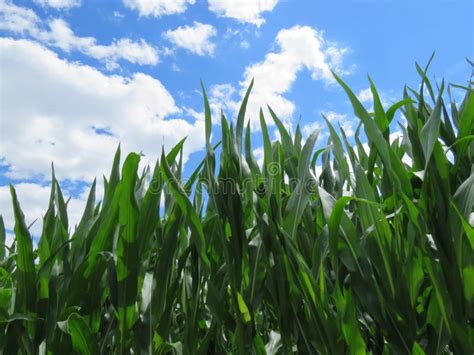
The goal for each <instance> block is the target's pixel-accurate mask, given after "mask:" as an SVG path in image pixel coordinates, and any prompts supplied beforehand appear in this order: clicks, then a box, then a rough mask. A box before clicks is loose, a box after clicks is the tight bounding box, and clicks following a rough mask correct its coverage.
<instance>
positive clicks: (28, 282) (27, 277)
mask: <svg viewBox="0 0 474 355" xmlns="http://www.w3.org/2000/svg"><path fill="white" fill-rule="evenodd" d="M10 193H11V197H12V201H13V214H14V216H15V227H14V231H15V240H16V247H17V258H16V266H17V268H18V271H17V282H18V291H17V295H16V301H15V308H16V310H17V311H20V312H22V313H32V314H34V313H35V302H36V287H35V264H34V259H35V257H34V254H33V241H32V239H31V235H30V232H29V231H28V228H27V226H26V224H25V216H24V214H23V211H22V210H21V207H20V203H19V202H18V198H17V195H16V191H15V188H14V187H13V185H10Z"/></svg>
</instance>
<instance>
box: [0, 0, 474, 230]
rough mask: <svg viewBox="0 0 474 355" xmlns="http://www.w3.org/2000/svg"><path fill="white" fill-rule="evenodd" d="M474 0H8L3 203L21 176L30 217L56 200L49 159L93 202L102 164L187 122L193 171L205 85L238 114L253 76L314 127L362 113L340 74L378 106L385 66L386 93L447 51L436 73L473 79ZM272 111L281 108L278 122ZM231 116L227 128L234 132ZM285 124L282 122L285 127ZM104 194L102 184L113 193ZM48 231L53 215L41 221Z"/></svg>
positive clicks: (2, 10) (216, 103)
mask: <svg viewBox="0 0 474 355" xmlns="http://www.w3.org/2000/svg"><path fill="white" fill-rule="evenodd" d="M473 4H474V3H473V2H472V1H470V0H465V1H464V0H455V1H436V0H434V1H405V0H402V1H392V0H382V1H356V0H352V1H343V0H336V1H309V0H307V1H298V0H296V1H289V0H279V1H278V0H255V1H250V0H247V1H246V0H239V1H230V0H229V1H225V0H117V1H105V0H100V1H99V0H93V1H92V0H91V1H88V0H29V1H26V0H23V1H21V0H16V1H15V0H14V1H10V0H0V37H1V38H0V104H1V107H0V199H1V200H0V214H2V215H3V216H4V218H5V221H6V225H7V228H8V229H10V230H11V229H12V226H13V221H12V214H11V206H10V200H9V193H8V188H7V185H8V184H9V183H13V184H14V185H15V186H16V188H17V190H18V195H19V198H20V201H21V202H22V205H23V208H24V210H25V214H26V216H27V221H28V222H32V221H33V220H35V219H36V218H38V217H40V216H41V214H42V213H43V212H44V211H45V209H46V205H45V204H47V200H48V198H47V196H48V194H49V186H48V183H49V180H50V164H51V162H52V161H54V164H55V167H56V172H57V176H58V178H59V179H60V181H61V182H62V184H63V186H64V188H65V190H66V194H67V195H70V196H71V202H70V205H69V209H70V213H71V219H72V220H77V218H79V216H80V211H81V208H82V206H83V204H84V198H85V195H86V193H87V187H88V186H89V184H90V182H91V181H92V179H93V177H94V176H98V177H100V176H101V175H102V174H104V173H105V174H107V172H108V169H109V166H110V164H111V159H112V157H113V152H114V150H115V148H116V147H117V145H118V143H119V142H121V144H122V147H123V150H124V151H125V152H128V151H142V152H143V153H144V154H145V157H144V158H143V163H144V164H147V163H149V164H151V163H153V162H154V161H155V159H156V158H157V157H158V156H159V153H160V151H161V147H162V145H163V144H164V145H165V148H166V149H169V148H170V147H171V146H173V145H174V144H175V143H176V142H177V141H178V140H179V139H180V138H182V137H183V136H188V139H187V144H186V151H185V158H186V159H187V162H186V169H187V171H190V170H191V169H192V167H193V166H195V165H196V163H197V162H198V161H199V160H200V159H201V157H202V155H203V151H202V150H203V147H204V125H203V119H202V95H201V93H200V84H199V81H200V79H202V80H203V81H204V83H205V86H206V89H207V91H208V95H209V96H210V99H211V103H212V108H213V112H215V113H218V112H219V111H220V109H223V110H224V112H225V113H226V114H227V115H228V117H229V118H232V117H234V116H235V110H236V109H237V108H238V104H239V102H240V99H241V97H242V93H243V90H244V89H245V88H246V86H247V85H248V83H249V81H250V79H251V78H252V77H254V78H255V80H256V81H255V90H254V95H253V96H252V99H251V102H250V108H249V115H248V119H249V120H250V121H251V122H252V126H253V128H254V132H255V133H254V134H253V137H252V138H253V140H254V142H255V148H256V149H255V154H256V155H257V157H258V155H259V154H260V150H259V145H260V144H261V142H260V138H259V132H258V125H257V121H255V119H256V117H255V116H256V112H257V110H258V108H259V106H260V105H262V106H263V105H265V104H267V103H268V104H270V105H271V106H272V107H273V109H274V110H275V111H276V113H277V114H278V115H280V117H281V118H282V119H283V120H284V122H285V123H286V124H287V125H288V126H289V127H291V128H293V129H294V127H295V126H296V124H297V123H298V122H300V124H301V126H302V127H303V132H305V134H309V132H310V131H311V130H312V129H315V128H321V129H322V131H321V139H320V141H319V142H318V144H324V143H325V139H324V138H325V135H326V134H327V133H326V131H325V129H324V125H323V123H322V120H321V115H320V114H321V112H324V113H325V114H326V115H327V116H328V118H329V119H330V120H332V121H333V123H339V124H341V126H342V127H343V128H344V129H345V130H346V133H348V135H351V132H353V131H354V129H355V127H356V124H357V120H356V119H355V118H354V117H353V115H352V111H351V108H350V105H349V103H348V101H347V99H346V97H345V95H344V94H343V92H342V90H341V89H340V88H339V87H338V86H337V85H336V84H335V83H334V80H333V79H332V77H331V75H330V70H331V69H333V70H335V71H336V72H337V73H339V74H340V75H342V76H343V78H344V80H345V81H346V82H347V83H349V85H350V86H351V87H352V88H353V90H354V92H356V93H357V94H358V95H359V98H360V99H361V101H363V102H364V104H366V105H367V107H368V108H370V106H371V102H370V100H371V96H370V94H369V92H368V91H367V88H368V82H367V74H370V75H371V77H372V78H373V80H374V81H375V83H376V85H377V87H378V89H379V91H380V92H381V95H382V98H383V101H384V103H385V104H386V105H389V104H390V103H392V102H395V101H396V100H397V99H399V98H400V95H401V92H402V89H403V85H405V84H407V85H409V86H411V87H414V88H416V87H417V85H418V82H419V79H418V76H417V73H416V70H415V65H414V63H415V61H418V62H419V63H421V64H424V63H426V61H427V60H428V58H429V57H430V55H431V53H432V52H433V51H436V56H435V59H434V61H433V64H432V66H431V70H430V73H431V75H432V76H434V77H436V78H438V79H441V78H445V79H446V80H447V81H448V82H455V83H461V84H464V83H465V82H466V80H467V79H468V77H469V74H470V67H469V65H468V64H467V63H466V61H465V58H466V57H469V58H473V56H474V31H473V30H472V29H473V28H474V27H473V25H474V5H473ZM268 122H269V124H270V125H271V122H270V121H268ZM219 128H220V127H219V125H218V122H217V121H216V125H215V129H214V140H215V141H217V139H218V135H219ZM271 131H272V132H273V131H274V127H271ZM99 193H100V192H99ZM39 230H40V223H38V222H37V223H36V224H35V225H34V226H33V232H35V233H37V232H38V231H39Z"/></svg>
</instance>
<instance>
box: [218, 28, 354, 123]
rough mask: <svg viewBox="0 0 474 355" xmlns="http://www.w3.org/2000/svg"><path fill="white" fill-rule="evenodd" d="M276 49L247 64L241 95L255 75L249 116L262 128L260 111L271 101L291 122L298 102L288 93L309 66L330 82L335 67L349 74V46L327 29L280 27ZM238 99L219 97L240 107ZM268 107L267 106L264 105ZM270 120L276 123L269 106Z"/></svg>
mask: <svg viewBox="0 0 474 355" xmlns="http://www.w3.org/2000/svg"><path fill="white" fill-rule="evenodd" d="M275 47H276V50H274V51H271V52H269V53H267V54H266V55H265V58H264V59H263V60H262V61H260V62H257V63H254V64H251V65H249V66H247V67H246V68H245V73H244V78H243V80H242V81H241V82H240V96H241V98H242V97H243V95H244V93H245V91H246V90H247V88H248V86H249V84H250V81H251V80H252V78H253V79H254V80H255V84H254V87H253V90H252V94H251V95H250V99H249V102H248V106H247V107H248V108H247V119H249V120H250V122H251V124H252V127H253V129H259V127H260V125H259V118H258V112H259V109H260V107H261V106H262V105H266V104H268V105H270V106H271V107H272V109H273V110H274V111H275V112H276V113H277V114H278V116H279V118H280V119H282V120H283V121H284V122H285V123H287V124H290V123H291V121H292V115H293V113H294V111H295V104H294V102H292V101H291V100H289V99H287V98H286V97H285V94H286V93H287V92H289V91H290V90H291V87H292V85H293V83H294V82H295V80H296V79H297V76H298V75H299V74H300V73H301V72H302V71H303V70H308V71H309V73H310V75H311V78H312V79H313V80H318V81H322V82H323V83H325V84H326V85H330V84H333V83H334V82H335V80H334V78H333V76H332V73H331V70H335V71H336V72H337V73H338V74H340V75H343V74H348V73H349V71H348V70H347V69H345V68H344V66H343V58H344V55H345V54H346V53H347V52H348V51H349V49H348V48H347V47H342V46H338V45H336V44H334V43H331V42H329V41H327V40H326V39H325V38H324V36H323V33H322V32H320V31H317V30H316V29H314V28H312V27H309V26H294V27H292V28H288V29H283V30H280V31H279V32H278V34H277V36H276V39H275ZM240 100H241V99H239V100H238V101H234V102H229V101H225V102H224V101H220V102H219V101H218V102H217V104H220V105H221V106H222V107H223V108H224V109H225V108H230V109H232V108H233V109H234V112H235V110H236V109H238V107H239V103H240ZM262 108H264V109H265V107H262ZM265 113H266V118H267V121H268V123H269V124H273V122H272V120H271V118H270V115H269V113H268V111H267V110H266V109H265Z"/></svg>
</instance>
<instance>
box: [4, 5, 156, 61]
mask: <svg viewBox="0 0 474 355" xmlns="http://www.w3.org/2000/svg"><path fill="white" fill-rule="evenodd" d="M0 29H1V30H6V31H10V32H13V33H15V34H19V35H23V36H29V37H31V38H33V39H35V40H37V41H39V42H41V43H44V44H47V45H49V46H52V47H56V48H60V49H62V50H64V51H65V52H71V51H78V52H81V53H83V54H85V55H87V56H90V57H92V58H95V59H97V60H100V61H103V62H104V63H105V64H106V66H107V67H108V68H109V69H115V68H116V67H117V66H118V61H119V60H126V61H128V62H130V63H133V64H138V65H155V64H157V63H158V61H159V56H158V51H157V50H156V48H154V47H153V46H151V45H150V44H148V43H147V42H146V41H145V40H143V39H140V40H139V41H133V40H131V39H129V38H120V39H118V40H114V41H113V42H112V43H111V44H109V45H101V44H98V43H97V40H96V39H95V38H94V37H79V36H76V35H75V34H74V32H73V31H72V30H71V28H70V27H69V25H68V24H67V22H65V21H64V20H62V19H51V20H48V21H47V23H44V22H43V21H42V20H41V19H40V18H39V17H38V16H37V15H36V13H35V12H34V11H33V10H31V9H27V8H24V7H20V6H16V5H14V4H12V3H10V2H6V1H4V0H0Z"/></svg>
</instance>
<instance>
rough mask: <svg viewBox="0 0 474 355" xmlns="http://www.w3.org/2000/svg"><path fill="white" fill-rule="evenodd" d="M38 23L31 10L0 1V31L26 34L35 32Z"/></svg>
mask: <svg viewBox="0 0 474 355" xmlns="http://www.w3.org/2000/svg"><path fill="white" fill-rule="evenodd" d="M40 22H41V20H40V18H39V17H38V16H37V15H36V13H35V12H34V11H33V10H30V9H27V8H25V7H20V6H16V5H14V4H12V3H10V2H7V1H5V0H0V30H7V31H12V32H15V33H21V34H26V33H28V32H31V31H32V30H34V31H36V30H37V27H38V26H39V24H40Z"/></svg>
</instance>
